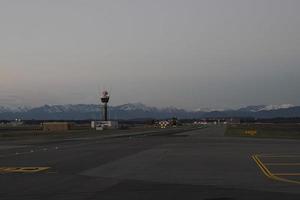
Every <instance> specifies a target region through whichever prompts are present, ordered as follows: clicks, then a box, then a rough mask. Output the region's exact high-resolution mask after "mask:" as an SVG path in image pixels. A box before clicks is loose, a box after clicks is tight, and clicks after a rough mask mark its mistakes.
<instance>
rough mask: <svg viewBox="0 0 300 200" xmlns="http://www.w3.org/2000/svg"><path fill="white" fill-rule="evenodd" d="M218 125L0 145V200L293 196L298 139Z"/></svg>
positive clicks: (299, 167) (296, 193)
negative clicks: (246, 134)
mask: <svg viewBox="0 0 300 200" xmlns="http://www.w3.org/2000/svg"><path fill="white" fill-rule="evenodd" d="M224 131H225V127H223V126H212V127H208V128H205V129H196V130H189V129H168V130H156V131H144V132H143V131H141V132H134V133H132V134H131V133H130V131H129V132H128V133H126V134H118V133H114V134H113V133H112V134H111V135H101V134H99V136H96V137H95V136H89V135H86V136H84V137H74V138H73V137H69V138H65V139H64V138H59V139H51V138H50V139H49V138H48V139H47V138H43V139H42V140H35V139H32V140H30V139H26V140H13V141H0V188H1V189H0V199H1V200H2V199H3V200H6V199H13V200H17V199H22V200H24V199H25V200H27V199H30V200H35V199H43V200H48V199H49V200H50V199H51V200H52V199H53V200H54V199H55V200H59V199H63V200H69V199H70V200H71V199H72V200H76V199H101V200H103V199H104V200H105V199H131V200H134V199H158V200H159V199H163V200H166V199H172V200H173V199H197V200H199V199H204V200H235V199H272V200H274V199H275V200H276V199H297V200H298V199H300V190H299V189H300V145H299V144H300V141H299V140H283V139H258V138H257V139H256V138H235V137H224Z"/></svg>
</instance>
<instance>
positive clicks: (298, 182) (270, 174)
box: [252, 155, 300, 185]
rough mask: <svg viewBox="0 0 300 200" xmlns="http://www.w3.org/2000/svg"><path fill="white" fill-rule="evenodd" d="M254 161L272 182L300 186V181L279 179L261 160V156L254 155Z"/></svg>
mask: <svg viewBox="0 0 300 200" xmlns="http://www.w3.org/2000/svg"><path fill="white" fill-rule="evenodd" d="M252 159H253V160H254V161H255V162H256V164H257V165H258V167H259V168H260V169H261V171H262V172H263V173H264V174H265V176H267V177H268V178H270V179H272V180H276V181H282V182H286V183H293V184H299V185H300V181H294V180H289V179H286V178H281V177H278V176H277V174H273V173H272V172H271V171H270V170H269V169H268V168H267V167H266V166H265V165H264V164H263V163H262V162H261V160H260V159H259V155H253V156H252Z"/></svg>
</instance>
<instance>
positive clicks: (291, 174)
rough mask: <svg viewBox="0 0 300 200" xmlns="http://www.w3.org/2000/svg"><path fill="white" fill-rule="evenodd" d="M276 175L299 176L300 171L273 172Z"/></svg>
mask: <svg viewBox="0 0 300 200" xmlns="http://www.w3.org/2000/svg"><path fill="white" fill-rule="evenodd" d="M274 175H276V176H300V173H274Z"/></svg>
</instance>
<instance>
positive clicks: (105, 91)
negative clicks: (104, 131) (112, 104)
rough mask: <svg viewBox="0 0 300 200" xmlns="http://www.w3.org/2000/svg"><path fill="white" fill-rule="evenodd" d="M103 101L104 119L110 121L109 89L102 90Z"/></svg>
mask: <svg viewBox="0 0 300 200" xmlns="http://www.w3.org/2000/svg"><path fill="white" fill-rule="evenodd" d="M101 102H102V103H103V113H102V119H103V121H108V110H107V104H108V102H109V94H108V91H107V90H104V91H103V92H102V96H101Z"/></svg>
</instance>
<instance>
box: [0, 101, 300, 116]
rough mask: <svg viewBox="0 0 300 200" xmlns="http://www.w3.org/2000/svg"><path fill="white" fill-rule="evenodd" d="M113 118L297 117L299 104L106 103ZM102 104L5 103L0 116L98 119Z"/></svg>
mask: <svg viewBox="0 0 300 200" xmlns="http://www.w3.org/2000/svg"><path fill="white" fill-rule="evenodd" d="M109 113H110V118H112V119H138V118H157V119H163V118H171V117H178V118H209V117H253V118H278V117H300V106H294V105H291V104H282V105H256V106H255V105H253V106H245V107H242V108H238V109H202V110H201V109H197V110H195V111H187V110H184V109H180V108H176V107H172V106H170V107H165V108H156V107H150V106H146V105H145V104H142V103H127V104H123V105H118V106H110V107H109ZM100 115H101V107H100V105H96V104H66V105H43V106H39V107H34V108H31V107H26V106H18V107H14V108H12V107H5V106H0V119H2V120H12V119H15V118H21V119H27V120H28V119H41V120H59V119H60V120H83V119H100Z"/></svg>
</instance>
